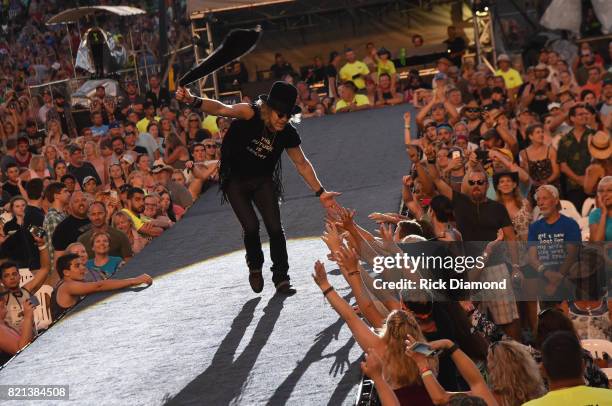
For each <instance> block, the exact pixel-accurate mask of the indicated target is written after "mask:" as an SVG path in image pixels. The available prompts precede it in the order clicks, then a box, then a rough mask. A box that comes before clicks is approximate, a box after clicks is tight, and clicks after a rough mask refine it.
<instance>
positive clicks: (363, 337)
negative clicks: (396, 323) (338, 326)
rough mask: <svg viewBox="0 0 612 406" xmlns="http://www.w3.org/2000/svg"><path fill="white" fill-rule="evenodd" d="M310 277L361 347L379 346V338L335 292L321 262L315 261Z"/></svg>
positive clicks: (365, 348) (364, 348) (363, 348)
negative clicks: (313, 270) (313, 271)
mask: <svg viewBox="0 0 612 406" xmlns="http://www.w3.org/2000/svg"><path fill="white" fill-rule="evenodd" d="M312 277H313V279H314V280H315V282H316V284H317V285H318V286H319V288H320V289H321V291H322V292H326V293H325V297H326V299H327V300H328V302H329V304H330V305H331V306H332V307H333V308H334V310H335V311H336V312H337V313H338V314H339V315H340V317H342V318H343V319H344V321H345V322H346V324H347V325H348V327H349V329H351V332H352V333H353V337H355V340H356V341H357V343H358V344H359V346H360V347H361V349H362V350H364V351H366V350H367V349H368V348H372V347H374V348H377V349H378V348H380V347H381V344H382V342H381V340H380V338H379V337H378V336H377V335H376V334H375V333H374V332H372V330H370V328H369V327H368V326H367V325H366V324H365V323H364V321H363V320H361V319H360V318H359V316H357V314H356V313H355V311H354V310H353V309H352V308H351V306H350V305H349V304H348V303H347V302H346V300H344V299H343V298H342V297H340V295H339V294H338V293H336V291H335V290H334V288H333V287H332V286H331V285H330V283H329V282H328V280H327V273H326V271H325V267H324V266H323V264H322V263H321V262H319V261H317V262H316V263H315V273H314V274H313V275H312Z"/></svg>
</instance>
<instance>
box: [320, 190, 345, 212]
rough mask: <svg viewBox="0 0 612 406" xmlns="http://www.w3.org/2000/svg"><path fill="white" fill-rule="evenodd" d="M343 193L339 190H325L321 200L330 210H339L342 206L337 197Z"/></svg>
mask: <svg viewBox="0 0 612 406" xmlns="http://www.w3.org/2000/svg"><path fill="white" fill-rule="evenodd" d="M341 194H342V193H339V192H323V193H322V194H321V196H319V200H320V201H321V204H322V205H323V207H325V209H326V210H327V211H328V212H329V211H331V212H338V211H340V208H341V206H340V205H339V204H338V202H337V201H336V197H338V196H340V195H341Z"/></svg>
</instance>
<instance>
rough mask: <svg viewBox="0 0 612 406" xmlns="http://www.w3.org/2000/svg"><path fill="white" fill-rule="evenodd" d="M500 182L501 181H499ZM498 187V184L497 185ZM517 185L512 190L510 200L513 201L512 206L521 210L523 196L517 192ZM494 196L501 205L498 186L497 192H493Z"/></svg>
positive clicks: (501, 200) (501, 199) (500, 193)
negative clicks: (514, 205)
mask: <svg viewBox="0 0 612 406" xmlns="http://www.w3.org/2000/svg"><path fill="white" fill-rule="evenodd" d="M500 181H501V179H500ZM498 185H499V184H498ZM519 189H520V188H519V185H518V183H517V185H516V186H515V187H514V189H513V190H512V200H514V204H516V207H518V208H519V210H520V209H522V208H523V203H524V201H525V200H524V198H523V195H522V194H521V191H520V190H519ZM495 194H496V196H497V201H498V202H500V203H503V202H504V201H503V198H502V196H503V195H502V192H500V191H499V186H498V187H497V190H496V191H495Z"/></svg>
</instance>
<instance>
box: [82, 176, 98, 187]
mask: <svg viewBox="0 0 612 406" xmlns="http://www.w3.org/2000/svg"><path fill="white" fill-rule="evenodd" d="M90 180H93V181H94V182H96V185H97V184H98V181H97V180H96V178H94V177H93V176H91V175H90V176H85V179H83V185H85V184H86V183H87V182H89V181H90Z"/></svg>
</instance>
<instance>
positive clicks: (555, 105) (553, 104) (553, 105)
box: [548, 102, 561, 111]
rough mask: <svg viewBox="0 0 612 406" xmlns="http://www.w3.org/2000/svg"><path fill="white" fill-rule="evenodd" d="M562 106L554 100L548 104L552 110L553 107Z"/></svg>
mask: <svg viewBox="0 0 612 406" xmlns="http://www.w3.org/2000/svg"><path fill="white" fill-rule="evenodd" d="M560 108H561V104H560V103H557V102H553V103H549V104H548V111H551V110H552V109H560Z"/></svg>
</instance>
